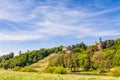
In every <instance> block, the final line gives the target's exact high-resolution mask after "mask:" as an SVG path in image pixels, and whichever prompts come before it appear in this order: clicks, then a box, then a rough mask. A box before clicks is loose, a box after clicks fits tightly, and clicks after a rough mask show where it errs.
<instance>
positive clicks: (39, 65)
mask: <svg viewBox="0 0 120 80" xmlns="http://www.w3.org/2000/svg"><path fill="white" fill-rule="evenodd" d="M57 55H58V54H57V53H52V54H50V55H49V56H47V57H45V58H43V59H42V60H39V61H38V62H36V63H34V64H32V65H30V66H31V67H32V68H36V69H44V68H46V67H48V65H49V61H50V59H52V58H54V57H56V56H57Z"/></svg>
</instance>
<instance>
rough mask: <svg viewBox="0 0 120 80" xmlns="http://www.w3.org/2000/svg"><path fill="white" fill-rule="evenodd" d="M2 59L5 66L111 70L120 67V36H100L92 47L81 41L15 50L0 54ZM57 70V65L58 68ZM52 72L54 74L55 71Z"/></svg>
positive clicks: (74, 70)
mask: <svg viewBox="0 0 120 80" xmlns="http://www.w3.org/2000/svg"><path fill="white" fill-rule="evenodd" d="M55 53H57V54H55ZM0 59H1V60H0V61H1V62H0V67H1V68H5V69H10V68H11V69H13V68H15V67H25V66H31V67H32V68H36V69H46V68H47V70H51V69H52V70H55V69H54V68H56V67H59V66H62V67H63V68H64V69H69V70H70V71H72V72H79V71H98V72H99V73H101V72H109V71H111V70H112V69H113V68H116V67H119V66H120V38H118V39H115V40H105V41H102V39H101V38H100V39H99V42H95V44H93V45H90V46H87V45H86V44H84V43H83V42H81V43H79V44H74V45H70V46H60V47H55V48H51V49H45V48H42V49H40V50H33V51H28V52H26V53H21V54H19V55H18V56H14V57H13V53H12V54H9V55H6V56H5V55H4V56H1V57H0ZM51 67H52V68H51ZM49 68H50V69H49ZM58 69H62V68H58ZM58 69H57V68H56V70H58ZM117 70H119V68H118V69H117ZM58 71H59V70H58ZM52 72H53V73H54V71H52Z"/></svg>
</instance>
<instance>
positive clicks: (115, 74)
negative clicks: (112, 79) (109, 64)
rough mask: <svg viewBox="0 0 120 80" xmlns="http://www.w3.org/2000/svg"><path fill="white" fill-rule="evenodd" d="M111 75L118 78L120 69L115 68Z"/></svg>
mask: <svg viewBox="0 0 120 80" xmlns="http://www.w3.org/2000/svg"><path fill="white" fill-rule="evenodd" d="M110 75H111V76H116V77H118V76H120V67H116V68H113V69H112V70H111V72H110Z"/></svg>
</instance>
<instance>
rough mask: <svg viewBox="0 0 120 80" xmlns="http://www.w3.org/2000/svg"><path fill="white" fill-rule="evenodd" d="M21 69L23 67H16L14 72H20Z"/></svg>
mask: <svg viewBox="0 0 120 80" xmlns="http://www.w3.org/2000/svg"><path fill="white" fill-rule="evenodd" d="M20 69H21V67H18V66H17V67H14V68H13V69H12V70H13V71H20Z"/></svg>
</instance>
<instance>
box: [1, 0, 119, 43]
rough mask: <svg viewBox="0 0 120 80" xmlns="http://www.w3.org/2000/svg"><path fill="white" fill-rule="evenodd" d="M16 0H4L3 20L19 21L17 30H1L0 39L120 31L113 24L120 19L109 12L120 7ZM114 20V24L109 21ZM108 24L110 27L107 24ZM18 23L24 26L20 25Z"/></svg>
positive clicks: (100, 33) (75, 35)
mask: <svg viewBox="0 0 120 80" xmlns="http://www.w3.org/2000/svg"><path fill="white" fill-rule="evenodd" d="M14 1H15V0H11V1H10V0H9V1H8V0H4V1H2V2H1V5H0V20H7V21H8V22H9V21H10V22H13V23H16V24H15V25H14V29H15V30H16V31H1V32H0V41H7V40H18V41H25V40H36V39H43V38H50V37H55V36H72V37H87V36H92V37H95V36H119V35H120V33H119V30H117V29H118V28H114V29H113V28H110V27H111V26H115V27H118V26H120V25H117V26H116V23H118V20H120V19H119V18H116V16H115V18H113V19H111V20H110V19H109V18H107V17H106V16H105V15H106V14H108V15H109V14H110V13H112V12H116V11H120V7H115V8H110V9H103V10H97V11H96V10H94V9H87V8H84V7H82V6H78V7H82V8H80V9H76V8H73V9H71V8H69V7H66V4H65V3H67V1H66V2H65V1H64V2H63V1H60V0H58V1H57V0H55V1H51V0H46V1H45V2H39V3H38V4H37V3H36V2H34V0H26V1H15V2H14ZM68 1H69V0H68ZM53 4H57V5H53ZM118 16H120V15H118ZM116 19H117V20H116ZM112 22H115V23H112ZM111 23H112V25H109V24H111ZM18 25H19V26H18ZM8 26H9V25H8ZM106 26H108V27H109V26H110V27H109V28H105V27H106ZM18 27H23V28H19V29H18ZM10 28H13V27H10ZM27 28H28V29H27ZM3 29H4V26H3Z"/></svg>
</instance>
